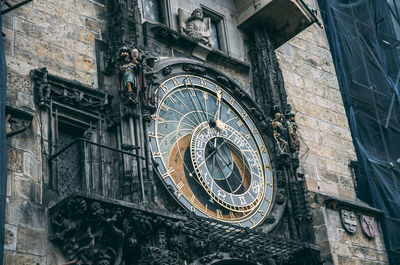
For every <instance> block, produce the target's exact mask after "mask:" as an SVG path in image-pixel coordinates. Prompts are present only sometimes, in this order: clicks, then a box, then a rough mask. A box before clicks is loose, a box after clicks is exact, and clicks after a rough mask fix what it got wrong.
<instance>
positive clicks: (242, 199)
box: [238, 196, 246, 205]
mask: <svg viewBox="0 0 400 265" xmlns="http://www.w3.org/2000/svg"><path fill="white" fill-rule="evenodd" d="M238 198H239V200H240V204H241V205H244V204H246V200H245V199H244V197H243V196H239V197H238Z"/></svg>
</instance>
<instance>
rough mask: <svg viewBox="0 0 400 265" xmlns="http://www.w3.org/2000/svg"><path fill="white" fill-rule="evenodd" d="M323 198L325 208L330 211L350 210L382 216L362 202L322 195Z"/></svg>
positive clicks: (381, 213) (379, 211)
mask: <svg viewBox="0 0 400 265" xmlns="http://www.w3.org/2000/svg"><path fill="white" fill-rule="evenodd" d="M322 196H323V197H324V203H325V205H326V207H327V208H329V209H332V210H339V209H343V208H344V209H350V210H354V211H355V212H358V213H365V214H370V215H372V216H376V217H379V216H382V215H383V212H382V211H381V210H379V209H376V208H374V207H371V206H369V205H368V204H366V203H364V202H358V201H350V200H346V199H341V198H337V197H334V196H330V195H322Z"/></svg>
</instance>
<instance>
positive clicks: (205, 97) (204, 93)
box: [203, 92, 208, 100]
mask: <svg viewBox="0 0 400 265" xmlns="http://www.w3.org/2000/svg"><path fill="white" fill-rule="evenodd" d="M203 98H204V100H207V99H208V93H206V92H203Z"/></svg>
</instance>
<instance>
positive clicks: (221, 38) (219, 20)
mask: <svg viewBox="0 0 400 265" xmlns="http://www.w3.org/2000/svg"><path fill="white" fill-rule="evenodd" d="M200 7H201V9H202V10H203V14H204V17H209V18H211V22H212V23H216V24H217V30H218V32H217V35H218V42H219V48H215V47H213V48H214V49H216V50H219V51H221V52H225V53H227V54H229V42H228V38H227V33H226V32H227V31H226V23H225V16H224V15H222V14H220V13H218V12H216V11H214V10H212V9H211V8H209V7H207V6H205V5H200Z"/></svg>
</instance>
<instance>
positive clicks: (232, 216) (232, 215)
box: [229, 211, 236, 219]
mask: <svg viewBox="0 0 400 265" xmlns="http://www.w3.org/2000/svg"><path fill="white" fill-rule="evenodd" d="M229 216H230V217H231V219H235V218H236V217H235V215H234V214H233V212H231V211H229Z"/></svg>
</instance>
